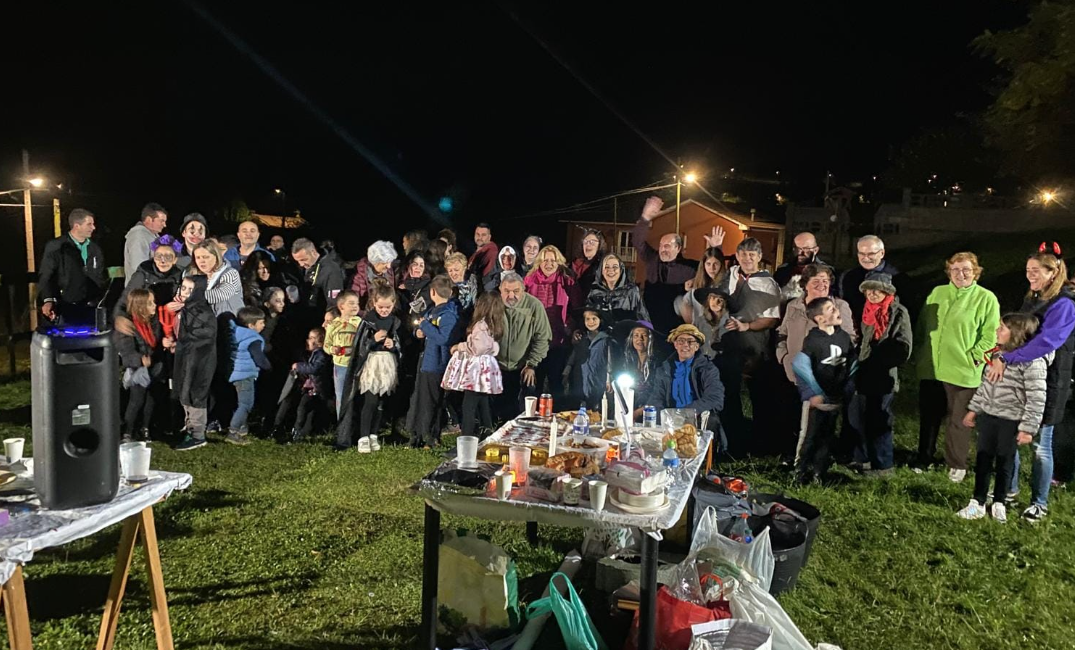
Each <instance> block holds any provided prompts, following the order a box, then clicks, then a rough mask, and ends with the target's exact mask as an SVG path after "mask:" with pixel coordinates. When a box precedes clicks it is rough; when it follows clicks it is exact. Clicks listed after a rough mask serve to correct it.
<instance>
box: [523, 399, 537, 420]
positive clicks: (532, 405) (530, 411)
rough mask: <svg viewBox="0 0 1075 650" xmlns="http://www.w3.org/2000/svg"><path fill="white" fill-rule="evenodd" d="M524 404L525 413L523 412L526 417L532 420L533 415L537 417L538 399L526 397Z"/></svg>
mask: <svg viewBox="0 0 1075 650" xmlns="http://www.w3.org/2000/svg"><path fill="white" fill-rule="evenodd" d="M524 403H525V404H526V411H525V413H526V417H528V418H532V417H534V416H535V415H537V403H538V398H536V397H527V398H526V400H524Z"/></svg>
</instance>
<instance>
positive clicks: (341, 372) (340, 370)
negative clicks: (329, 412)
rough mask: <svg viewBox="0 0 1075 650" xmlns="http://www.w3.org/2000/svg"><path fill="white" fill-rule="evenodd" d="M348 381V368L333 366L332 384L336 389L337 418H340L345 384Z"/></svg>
mask: <svg viewBox="0 0 1075 650" xmlns="http://www.w3.org/2000/svg"><path fill="white" fill-rule="evenodd" d="M345 381H347V366H337V365H333V366H332V383H333V384H334V385H335V387H336V417H337V418H338V417H340V407H341V406H342V405H343V383H344V382H345Z"/></svg>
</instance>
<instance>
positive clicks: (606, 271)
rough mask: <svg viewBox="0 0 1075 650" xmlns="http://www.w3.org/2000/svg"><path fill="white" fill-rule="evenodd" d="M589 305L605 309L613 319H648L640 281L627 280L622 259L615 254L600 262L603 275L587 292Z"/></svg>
mask: <svg viewBox="0 0 1075 650" xmlns="http://www.w3.org/2000/svg"><path fill="white" fill-rule="evenodd" d="M586 305H587V306H590V307H596V308H598V309H600V310H601V311H603V312H606V313H607V314H608V315H609V318H610V320H612V322H619V321H622V320H644V321H648V320H649V310H647V309H646V304H645V303H644V302H643V301H642V292H641V291H639V289H638V285H637V284H635V283H634V282H628V281H627V274H626V273H624V269H623V261H622V260H620V258H619V257H618V256H617V255H615V254H614V253H609V254H608V255H605V257H604V259H603V260H602V261H601V277H600V278H598V279H597V281H596V282H594V284H593V287H592V288H591V289H590V291H589V292H588V294H587V296H586Z"/></svg>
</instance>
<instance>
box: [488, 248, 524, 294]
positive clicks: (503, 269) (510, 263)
mask: <svg viewBox="0 0 1075 650" xmlns="http://www.w3.org/2000/svg"><path fill="white" fill-rule="evenodd" d="M518 259H519V256H518V255H517V254H516V253H515V249H514V248H512V247H511V246H505V247H504V248H501V249H500V253H499V254H498V255H497V256H496V269H495V270H494V271H493V272H492V273H490V274H489V275H487V276H485V277H484V278H483V279H482V286H483V288H484V289H485V291H491V292H498V291H499V290H500V278H502V277H504V275H505V274H506V273H509V272H513V271H515V264H516V262H517V261H518Z"/></svg>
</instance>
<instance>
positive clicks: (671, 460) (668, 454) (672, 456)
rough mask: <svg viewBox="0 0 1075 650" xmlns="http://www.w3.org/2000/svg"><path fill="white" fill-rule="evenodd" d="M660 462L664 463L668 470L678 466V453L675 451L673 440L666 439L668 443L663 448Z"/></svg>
mask: <svg viewBox="0 0 1075 650" xmlns="http://www.w3.org/2000/svg"><path fill="white" fill-rule="evenodd" d="M661 462H662V463H664V466H665V469H668V470H669V471H674V470H676V469H678V468H679V454H677V453H676V441H675V440H669V441H668V445H667V446H666V447H665V448H664V453H662V454H661Z"/></svg>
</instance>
